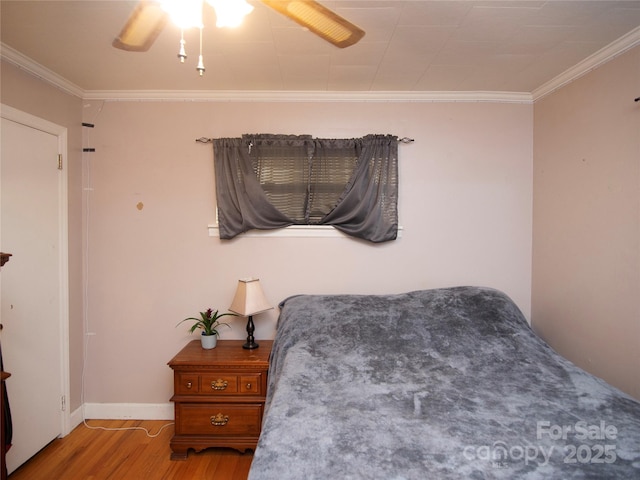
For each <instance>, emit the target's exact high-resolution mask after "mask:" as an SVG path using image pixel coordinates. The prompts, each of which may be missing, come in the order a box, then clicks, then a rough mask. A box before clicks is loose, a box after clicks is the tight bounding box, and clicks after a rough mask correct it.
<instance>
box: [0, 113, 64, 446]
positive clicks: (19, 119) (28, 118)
mask: <svg viewBox="0 0 640 480" xmlns="http://www.w3.org/2000/svg"><path fill="white" fill-rule="evenodd" d="M0 117H1V118H4V119H6V120H10V121H12V122H16V123H19V124H22V125H24V126H26V127H30V128H34V129H36V130H40V131H42V132H45V133H49V134H51V135H54V136H56V137H57V138H58V154H59V155H62V159H63V161H64V162H66V161H67V158H68V156H67V128H66V127H63V126H61V125H57V124H55V123H52V122H49V121H48V120H44V119H42V118H40V117H36V116H34V115H31V114H29V113H26V112H23V111H22V110H18V109H16V108H13V107H10V106H8V105H5V104H3V103H0ZM58 206H59V207H58V208H59V212H58V213H59V217H58V218H59V219H60V223H59V225H58V241H59V243H60V251H59V265H60V271H59V272H58V279H59V285H60V289H59V301H60V303H59V304H60V312H59V314H60V315H59V318H60V338H59V342H60V344H59V346H60V354H61V355H60V359H61V365H60V372H61V377H62V378H61V379H60V380H61V385H60V391H61V393H62V395H63V397H64V399H61V401H62V402H63V405H62V409H61V412H60V432H61V436H63V437H64V436H66V435H68V434H69V432H71V412H70V403H71V402H70V396H71V388H70V381H69V376H70V366H69V211H68V208H69V207H68V172H67V168H66V167H65V166H64V165H63V168H62V171H61V174H60V175H59V177H58Z"/></svg>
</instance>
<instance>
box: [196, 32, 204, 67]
mask: <svg viewBox="0 0 640 480" xmlns="http://www.w3.org/2000/svg"><path fill="white" fill-rule="evenodd" d="M203 28H204V27H200V56H199V57H198V66H197V67H196V70H198V73H199V74H200V76H203V75H204V61H203V60H202V30H203Z"/></svg>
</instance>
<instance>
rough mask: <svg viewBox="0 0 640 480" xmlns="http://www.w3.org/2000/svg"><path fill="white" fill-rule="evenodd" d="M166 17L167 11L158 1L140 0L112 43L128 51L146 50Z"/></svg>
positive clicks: (164, 22) (161, 27)
mask: <svg viewBox="0 0 640 480" xmlns="http://www.w3.org/2000/svg"><path fill="white" fill-rule="evenodd" d="M167 19H168V16H167V13H166V12H165V11H164V10H163V9H162V8H161V7H160V4H159V3H158V2H148V1H141V2H140V3H138V5H136V8H135V10H134V11H133V12H132V13H131V15H130V16H129V18H128V19H127V23H126V24H125V25H124V27H123V28H122V31H121V32H120V35H118V36H117V37H116V38H115V39H114V40H113V43H112V45H113V46H114V47H116V48H119V49H121V50H127V51H129V52H146V51H147V50H149V48H151V45H153V42H155V40H156V38H158V35H160V32H161V31H162V29H163V28H164V26H165V24H166V23H167Z"/></svg>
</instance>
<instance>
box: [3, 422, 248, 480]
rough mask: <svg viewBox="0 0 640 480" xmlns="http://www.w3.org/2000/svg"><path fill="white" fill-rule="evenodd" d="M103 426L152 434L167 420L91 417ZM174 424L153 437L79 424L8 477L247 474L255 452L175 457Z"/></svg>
mask: <svg viewBox="0 0 640 480" xmlns="http://www.w3.org/2000/svg"><path fill="white" fill-rule="evenodd" d="M87 423H88V424H89V425H90V426H101V427H105V428H122V427H144V428H146V429H147V430H149V432H150V434H151V435H155V434H157V433H158V431H159V430H160V428H161V427H162V426H163V425H166V424H167V423H168V422H166V421H156V420H153V421H151V420H144V421H140V420H89V421H88V422H87ZM172 436H173V425H172V426H170V427H167V428H165V429H163V430H162V431H161V432H160V433H159V435H158V436H157V437H155V438H149V437H148V436H147V435H146V434H145V432H144V431H141V430H126V431H105V430H93V429H89V428H87V427H86V426H85V425H84V424H81V425H80V426H78V427H77V428H75V429H74V430H73V431H72V432H71V433H70V434H69V435H67V436H66V437H64V438H59V439H56V440H54V441H53V442H51V443H50V444H49V445H48V446H47V447H45V448H44V449H43V450H42V451H40V452H39V453H38V454H37V455H36V456H35V457H33V458H32V459H31V460H29V461H28V462H27V463H25V464H24V465H22V466H21V467H20V468H19V469H18V470H16V471H15V472H13V473H12V474H11V475H10V476H9V480H106V479H109V480H121V479H124V480H138V479H140V480H180V479H189V480H199V479H215V480H246V478H247V475H248V473H249V467H250V466H251V460H252V459H253V453H252V452H247V453H244V454H242V453H239V452H237V451H235V450H231V449H221V448H209V449H207V450H204V451H202V452H200V453H193V452H192V451H191V452H189V458H187V460H185V461H179V460H177V461H172V460H170V458H169V456H170V453H171V450H170V449H169V440H170V439H171V437H172Z"/></svg>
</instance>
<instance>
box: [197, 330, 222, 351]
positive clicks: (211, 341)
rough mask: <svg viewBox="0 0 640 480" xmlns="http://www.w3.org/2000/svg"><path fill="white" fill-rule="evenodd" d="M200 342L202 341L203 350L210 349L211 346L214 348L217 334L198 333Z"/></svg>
mask: <svg viewBox="0 0 640 480" xmlns="http://www.w3.org/2000/svg"><path fill="white" fill-rule="evenodd" d="M200 342H201V343H202V348H204V349H205V350H211V349H212V348H216V343H218V336H217V335H205V334H204V333H202V334H201V335H200Z"/></svg>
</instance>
